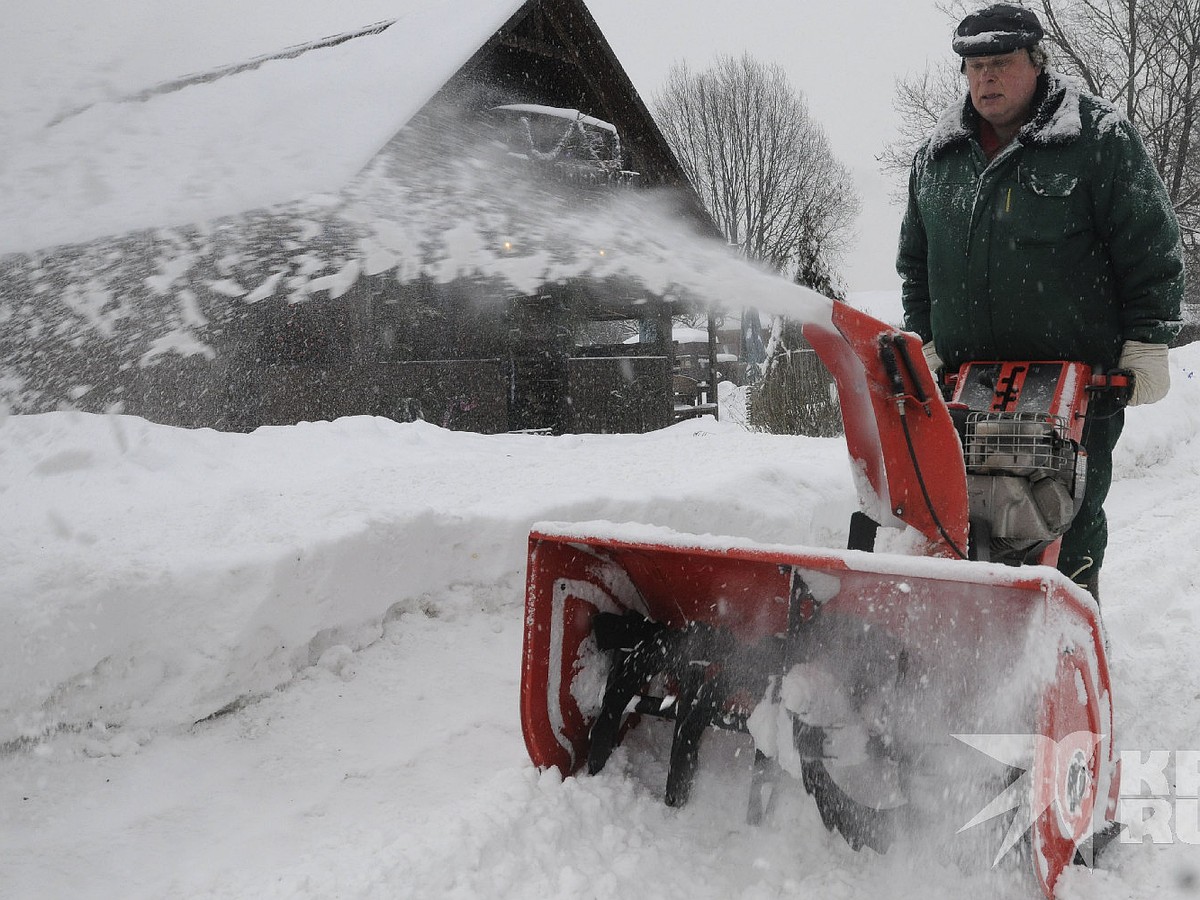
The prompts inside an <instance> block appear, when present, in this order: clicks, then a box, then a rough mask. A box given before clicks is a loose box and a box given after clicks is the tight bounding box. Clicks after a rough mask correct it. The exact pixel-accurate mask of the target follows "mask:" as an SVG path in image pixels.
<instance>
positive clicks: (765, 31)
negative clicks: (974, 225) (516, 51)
mask: <svg viewBox="0 0 1200 900" xmlns="http://www.w3.org/2000/svg"><path fill="white" fill-rule="evenodd" d="M586 2H587V4H588V8H589V9H591V11H592V14H593V15H594V16H595V17H596V21H597V22H598V23H599V24H600V28H601V29H602V30H603V31H604V33H605V35H606V36H607V37H608V40H609V43H611V44H612V47H613V50H614V51H615V52H616V54H617V57H618V58H619V59H620V60H621V62H622V64H623V65H624V66H625V69H626V71H627V72H628V73H629V77H630V78H631V79H633V83H634V85H635V86H636V87H637V89H638V91H639V92H640V93H641V94H642V96H643V98H644V99H645V100H646V102H647V104H650V102H651V99H652V98H653V97H654V95H655V94H656V93H657V92H658V90H659V89H660V87H661V86H662V84H663V82H664V81H665V79H666V75H667V72H668V71H669V69H670V67H671V64H672V63H674V62H676V61H678V60H680V59H686V60H687V62H688V64H689V66H691V67H692V68H693V69H698V68H704V67H705V66H707V65H708V64H709V63H711V62H712V60H713V57H714V56H715V55H716V54H728V55H741V54H742V53H743V52H746V51H749V52H750V53H751V54H752V55H753V56H755V57H756V58H757V59H759V60H760V61H762V62H765V63H778V64H779V65H781V66H782V67H783V68H784V70H785V71H786V72H787V73H788V76H789V77H790V78H791V80H792V83H793V84H794V85H795V86H796V88H798V89H799V90H800V91H802V92H803V93H804V95H805V97H806V98H807V100H808V105H809V109H810V110H811V111H812V113H813V115H814V117H815V118H816V120H817V121H818V122H820V123H821V125H822V126H823V127H824V128H825V131H826V133H827V134H828V136H829V140H830V143H831V145H832V147H833V151H834V153H835V155H836V156H837V157H838V159H840V160H841V161H842V162H843V163H845V164H846V165H847V166H849V167H850V169H851V170H852V171H853V173H854V176H855V179H856V182H857V185H858V189H859V193H860V196H861V198H862V202H863V211H862V215H861V216H860V217H859V221H858V231H859V240H858V242H857V246H856V247H855V248H854V249H853V250H852V251H851V252H850V254H849V255H848V257H847V260H846V265H845V267H844V277H845V278H846V280H847V282H848V287H849V288H850V290H852V291H866V290H882V289H889V288H895V289H898V288H899V286H900V280H899V278H898V277H897V275H896V273H895V269H894V266H893V263H894V260H895V251H896V237H897V233H898V230H899V227H900V209H899V208H898V207H897V206H895V205H894V204H892V203H891V202H890V201H889V199H888V193H889V191H890V189H891V185H890V184H889V183H887V182H886V181H885V180H884V178H883V176H881V175H880V174H879V167H878V164H877V163H876V162H875V157H876V156H877V155H878V154H879V153H880V152H881V151H882V149H883V146H884V145H885V144H886V143H887V142H888V141H889V140H891V139H892V137H893V136H894V135H895V132H896V123H897V117H896V114H895V112H894V110H893V109H892V97H893V93H894V92H893V85H894V83H895V80H896V79H897V78H899V77H901V76H903V75H905V74H908V73H910V72H920V71H922V70H923V69H924V68H925V65H926V63H927V62H936V61H938V60H939V59H943V58H946V57H949V56H950V55H951V51H950V35H951V33H952V32H953V28H954V23H953V22H951V21H950V20H948V19H947V18H946V17H945V16H943V15H942V13H940V12H939V11H938V10H937V9H936V8H935V7H934V4H933V0H833V2H824V0H822V2H813V0H748V2H743V3H742V4H739V5H737V6H736V7H735V5H734V4H732V3H730V2H729V0H655V2H653V3H647V2H646V0H586Z"/></svg>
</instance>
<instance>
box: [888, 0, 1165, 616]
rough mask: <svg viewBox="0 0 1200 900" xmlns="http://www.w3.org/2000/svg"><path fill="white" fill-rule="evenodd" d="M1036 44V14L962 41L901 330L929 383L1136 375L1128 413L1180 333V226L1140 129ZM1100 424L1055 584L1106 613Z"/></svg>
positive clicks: (1000, 22)
mask: <svg viewBox="0 0 1200 900" xmlns="http://www.w3.org/2000/svg"><path fill="white" fill-rule="evenodd" d="M1042 37H1043V31H1042V26H1041V23H1040V22H1039V21H1038V18H1037V16H1036V15H1034V14H1033V13H1032V12H1030V11H1029V10H1026V9H1022V8H1019V7H1016V6H1010V5H1007V4H995V5H992V6H989V7H986V8H985V9H981V10H978V11H977V12H974V13H971V14H970V15H968V16H967V17H966V18H965V19H963V20H962V22H961V23H960V24H959V26H958V29H957V31H956V34H955V37H954V41H953V48H954V50H955V52H956V53H958V54H959V55H960V56H961V57H962V58H963V63H962V68H963V72H964V73H965V74H966V76H967V84H968V88H969V93H968V95H967V96H966V97H964V99H963V101H962V102H961V103H960V104H956V105H955V106H954V107H952V108H951V109H950V110H947V112H946V113H945V114H943V116H942V118H941V120H940V121H939V123H938V124H937V126H936V127H935V128H934V131H933V133H932V135H931V136H930V137H929V139H928V140H927V141H926V143H925V144H924V145H923V146H922V147H921V149H920V150H919V151H918V152H917V155H916V158H915V159H914V161H913V167H912V173H911V176H910V179H909V195H908V209H907V211H906V213H905V217H904V222H903V225H902V226H901V232H900V250H899V255H898V258H897V263H896V267H897V270H898V271H899V273H900V275H901V277H902V278H903V304H904V313H905V327H906V328H907V329H908V330H910V331H914V332H916V333H917V334H918V335H920V337H921V339H922V340H923V341H924V342H925V354H926V359H927V360H928V361H929V366H930V369H931V370H933V371H935V372H936V371H937V370H938V369H940V368H942V367H943V364H944V365H945V366H946V367H947V368H948V369H949V370H950V371H955V370H957V368H958V367H959V366H960V365H962V364H963V363H965V362H970V361H971V360H1004V359H1030V360H1035V359H1068V360H1076V361H1080V362H1086V363H1090V364H1092V365H1094V366H1099V367H1100V368H1101V369H1103V370H1111V369H1117V368H1120V369H1125V370H1128V372H1130V373H1131V374H1132V376H1133V389H1132V395H1131V397H1130V398H1129V403H1130V405H1136V404H1139V403H1153V402H1154V401H1156V400H1159V399H1161V398H1162V397H1163V396H1164V395H1165V394H1166V392H1167V388H1168V387H1169V385H1170V378H1169V375H1168V369H1167V342H1168V341H1169V340H1170V339H1171V338H1172V337H1174V335H1175V334H1176V333H1178V330H1179V327H1180V323H1179V321H1178V320H1179V306H1180V301H1181V298H1182V294H1183V259H1182V253H1181V248H1180V241H1179V226H1178V223H1177V222H1176V220H1175V215H1174V211H1173V210H1172V207H1171V203H1170V201H1169V200H1168V198H1167V194H1166V189H1165V188H1164V186H1163V183H1162V180H1161V179H1160V178H1159V176H1158V174H1157V172H1156V171H1155V169H1154V166H1153V165H1152V163H1151V162H1150V160H1149V158H1148V156H1147V154H1146V151H1145V148H1144V146H1143V145H1142V142H1141V139H1140V138H1139V137H1138V135H1137V133H1136V132H1135V131H1134V129H1133V127H1132V126H1131V125H1130V124H1129V122H1128V121H1127V120H1126V119H1125V118H1124V117H1123V116H1122V115H1121V114H1120V113H1118V112H1117V111H1116V110H1115V109H1114V108H1113V107H1112V105H1111V104H1109V103H1107V102H1106V101H1104V100H1102V99H1100V98H1098V97H1095V96H1092V95H1090V94H1087V93H1083V92H1081V91H1080V90H1079V89H1078V88H1077V87H1076V86H1075V85H1074V84H1071V83H1068V82H1066V81H1065V80H1064V79H1062V78H1060V77H1059V76H1058V75H1057V74H1056V73H1054V72H1053V71H1051V70H1050V69H1049V68H1048V67H1047V64H1046V63H1047V54H1046V52H1045V51H1044V49H1043V48H1042V46H1041V43H1040V41H1041V39H1042ZM943 361H944V363H943ZM1092 410H1093V413H1094V415H1093V416H1092V417H1091V420H1090V424H1089V426H1088V431H1087V433H1086V434H1085V436H1084V446H1085V448H1086V449H1087V451H1088V482H1087V488H1086V491H1085V496H1084V501H1083V507H1082V509H1081V510H1080V512H1079V515H1078V516H1077V517H1076V519H1075V521H1074V523H1073V524H1072V526H1071V529H1070V530H1069V531H1068V532H1067V534H1066V535H1065V536H1064V539H1063V544H1062V551H1061V554H1060V557H1059V568H1060V569H1061V570H1062V571H1063V572H1064V573H1066V574H1067V575H1068V576H1069V577H1071V578H1073V579H1075V580H1076V581H1077V582H1079V583H1080V584H1082V585H1084V586H1085V587H1087V588H1088V590H1090V591H1091V592H1092V594H1093V595H1094V596H1097V598H1098V595H1099V577H1098V576H1099V571H1100V567H1101V564H1102V563H1103V561H1104V550H1105V546H1106V544H1107V541H1108V527H1107V522H1106V520H1105V517H1104V510H1103V503H1104V498H1105V496H1106V495H1107V493H1108V488H1109V484H1110V482H1111V479H1112V449H1113V445H1114V444H1116V441H1117V438H1118V437H1119V436H1120V433H1121V427H1122V423H1123V412H1122V411H1121V409H1120V408H1119V406H1118V405H1117V404H1115V403H1111V402H1110V403H1107V404H1106V403H1104V402H1103V401H1101V402H1096V403H1094V404H1093V407H1092Z"/></svg>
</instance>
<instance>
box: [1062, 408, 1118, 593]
mask: <svg viewBox="0 0 1200 900" xmlns="http://www.w3.org/2000/svg"><path fill="white" fill-rule="evenodd" d="M1124 425H1125V412H1124V410H1122V409H1115V410H1114V409H1113V408H1112V406H1111V405H1110V404H1106V403H1104V402H1097V403H1095V404H1094V406H1093V409H1092V411H1091V414H1090V415H1089V417H1088V422H1087V425H1086V427H1085V429H1084V433H1083V447H1084V449H1085V450H1086V451H1087V460H1088V470H1087V488H1086V489H1085V490H1084V494H1083V506H1082V507H1081V508H1080V510H1079V514H1078V515H1077V516H1076V517H1075V521H1074V522H1072V523H1071V528H1070V530H1069V531H1067V533H1066V534H1065V535H1064V536H1063V542H1062V550H1061V551H1060V553H1059V557H1058V570H1059V571H1060V572H1062V573H1063V574H1065V575H1066V576H1067V577H1068V578H1071V579H1074V580H1075V581H1077V582H1079V583H1080V584H1087V583H1088V582H1089V581H1092V580H1093V579H1094V578H1095V576H1096V575H1098V574H1099V572H1100V566H1101V565H1103V563H1104V550H1105V548H1106V547H1107V546H1108V519H1107V518H1106V517H1105V515H1104V499H1105V498H1106V497H1107V496H1108V489H1109V487H1110V485H1112V454H1113V448H1114V447H1115V446H1116V445H1117V438H1119V437H1120V436H1121V429H1122V427H1124ZM1093 583H1094V582H1093Z"/></svg>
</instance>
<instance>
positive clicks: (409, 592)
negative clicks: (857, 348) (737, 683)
mask: <svg viewBox="0 0 1200 900" xmlns="http://www.w3.org/2000/svg"><path fill="white" fill-rule="evenodd" d="M1172 361H1173V375H1174V380H1175V384H1174V388H1173V390H1172V393H1171V395H1170V396H1169V397H1168V398H1167V399H1166V400H1165V401H1163V402H1162V403H1160V404H1158V405H1156V406H1154V407H1148V408H1141V409H1135V410H1131V411H1130V413H1129V416H1128V425H1127V429H1126V434H1125V436H1124V438H1123V439H1122V443H1121V445H1120V448H1119V453H1118V459H1117V481H1116V484H1115V486H1114V489H1113V493H1112V495H1111V500H1110V503H1109V511H1110V518H1111V523H1112V550H1111V552H1110V562H1109V564H1108V567H1107V569H1106V573H1105V582H1104V614H1105V620H1106V622H1107V625H1108V627H1109V629H1110V632H1111V635H1110V636H1111V641H1112V662H1113V680H1114V684H1115V691H1116V737H1117V741H1118V743H1119V745H1121V746H1123V747H1127V748H1140V749H1145V750H1149V749H1169V750H1184V749H1193V748H1197V747H1200V704H1198V698H1200V673H1198V672H1197V665H1196V663H1195V648H1196V646H1197V645H1198V642H1200V611H1198V609H1197V606H1196V602H1195V597H1196V591H1197V583H1198V582H1197V574H1196V573H1197V562H1198V561H1200V551H1198V550H1197V549H1196V545H1195V533H1196V531H1197V529H1198V528H1200V510H1198V509H1197V500H1196V498H1197V496H1200V493H1198V492H1200V441H1198V440H1197V435H1198V433H1200V374H1197V373H1198V372H1200V345H1192V346H1189V347H1186V348H1183V349H1180V350H1177V351H1174V352H1173V354H1172ZM853 507H854V499H853V488H852V485H851V478H850V473H849V467H848V465H847V463H846V459H845V452H844V447H843V445H842V443H841V442H840V441H839V440H832V439H831V440H822V439H806V438H792V437H778V436H769V435H762V434H752V433H748V432H746V431H745V430H743V429H741V428H739V427H738V426H736V425H735V424H732V423H731V422H721V423H716V422H714V421H712V420H711V419H707V420H699V421H695V422H690V423H683V424H679V425H676V426H674V427H672V428H668V429H666V430H664V431H661V432H657V433H652V434H647V435H634V436H602V435H580V436H564V437H542V436H524V435H507V436H480V435H474V434H463V433H452V432H447V431H443V430H440V429H438V428H436V427H434V426H431V425H426V424H423V423H414V424H407V425H405V424H396V423H393V422H390V421H387V420H383V419H371V418H353V419H344V420H339V421H336V422H332V423H313V424H302V425H297V426H294V427H287V428H262V429H259V430H258V431H256V432H253V433H251V434H222V433H217V432H213V431H206V430H201V431H184V430H175V429H170V428H166V427H162V426H158V425H153V424H149V423H147V422H145V421H143V420H140V419H136V418H132V417H120V416H90V415H83V414H78V413H54V414H50V415H43V416H11V417H9V418H7V419H5V420H2V421H0V508H2V509H3V511H4V514H3V516H0V559H2V560H3V568H2V570H0V623H2V625H3V627H2V628H0V847H2V848H3V852H0V896H3V897H5V898H79V897H87V898H93V897H94V898H140V897H144V898H167V897H172V898H177V897H247V898H249V897H253V898H261V897H311V898H325V897H388V898H394V897H413V898H435V897H457V898H498V897H508V898H540V897H561V898H618V897H627V896H633V895H637V896H643V897H650V898H659V897H662V898H668V897H678V898H689V900H697V898H714V900H715V898H729V897H745V898H765V897H780V896H808V897H821V898H878V897H946V898H961V897H963V896H967V895H968V892H971V893H974V894H975V895H977V896H988V897H1005V898H1016V897H1029V896H1033V895H1032V894H1031V893H1030V891H1031V890H1032V888H1031V886H1030V884H1028V883H1020V882H1013V881H1012V880H1011V879H1005V878H1003V877H1000V876H997V875H993V874H986V875H978V874H977V875H972V876H967V875H964V874H962V873H960V872H959V871H958V870H957V869H955V868H954V867H952V866H950V865H949V864H946V863H944V862H941V861H939V860H938V859H937V855H936V852H931V853H930V854H929V855H928V857H926V856H917V857H914V856H913V855H911V854H907V853H906V854H889V855H886V856H877V855H875V854H874V853H872V852H869V851H867V852H863V853H855V852H853V851H851V850H850V849H849V848H848V847H847V846H846V845H845V844H844V843H843V842H842V841H841V839H840V838H838V837H836V836H832V835H830V834H828V833H827V832H826V831H825V830H824V828H823V827H822V825H821V823H820V820H819V818H818V816H817V813H816V811H815V808H814V807H813V806H812V804H811V801H809V800H808V799H807V798H806V797H805V796H804V795H803V792H802V791H795V792H789V794H788V796H787V797H786V798H785V802H784V803H783V804H782V805H781V806H780V807H779V809H778V810H777V811H776V813H775V815H774V816H773V817H772V818H771V820H770V821H769V822H768V823H767V824H766V825H764V826H762V827H758V828H752V827H749V826H747V825H746V824H745V823H744V809H745V802H746V756H745V754H744V753H741V754H740V755H739V753H738V751H739V750H744V749H745V748H743V747H741V745H740V744H738V742H737V741H736V740H735V739H733V738H726V737H720V736H718V737H714V738H713V739H710V740H709V741H708V743H707V746H706V750H705V753H704V760H703V766H702V771H701V775H700V778H699V781H698V785H697V789H696V792H695V795H694V799H693V803H692V804H691V805H689V806H688V807H686V808H684V809H681V810H672V809H668V808H666V807H664V806H663V805H662V803H661V802H660V800H659V796H660V794H661V788H662V785H661V766H659V765H658V762H657V760H658V755H657V754H660V748H659V746H658V744H659V738H660V737H661V735H656V734H655V733H654V732H653V729H648V730H646V733H645V734H642V735H639V736H635V739H633V741H632V743H631V745H630V746H629V747H626V748H622V749H621V750H619V751H618V755H617V757H616V758H615V760H614V763H613V764H612V765H610V766H609V768H608V769H606V771H605V772H604V773H602V774H601V775H599V776H596V777H580V778H573V779H567V780H565V781H563V780H561V779H560V778H559V777H558V776H557V775H556V774H554V773H553V772H547V773H542V772H538V771H537V770H536V769H534V767H533V766H532V765H531V764H530V763H529V762H528V759H527V757H526V755H525V749H524V745H523V741H522V737H521V729H520V724H519V719H518V693H519V674H520V654H521V622H522V598H523V578H524V562H525V539H526V534H527V532H528V529H529V527H530V525H531V524H532V523H534V522H535V521H539V520H546V519H554V520H585V519H587V520H591V519H607V520H611V521H615V522H645V523H652V524H659V525H666V526H670V527H673V528H676V529H679V530H682V531H690V532H697V533H714V534H727V535H736V536H741V537H746V538H750V539H753V540H756V541H763V542H781V543H800V544H809V545H813V546H818V547H838V546H842V545H844V540H845V527H846V523H847V520H848V517H849V514H850V512H851V511H852V509H853ZM1104 865H1105V867H1104V868H1103V869H1101V870H1097V871H1094V872H1091V873H1089V872H1086V871H1082V870H1078V871H1071V872H1069V873H1068V875H1067V876H1066V877H1065V880H1064V882H1063V883H1062V886H1061V889H1060V896H1061V897H1063V898H1101V900H1108V898H1112V900H1116V898H1164V897H1188V896H1197V892H1198V890H1200V888H1198V887H1197V885H1198V883H1200V853H1198V851H1197V848H1196V847H1195V846H1191V845H1187V844H1183V843H1176V844H1173V845H1163V846H1154V845H1151V844H1145V845H1139V846H1133V845H1118V846H1116V847H1115V848H1114V849H1113V851H1111V852H1110V854H1109V855H1108V856H1107V857H1106V858H1105V859H1104Z"/></svg>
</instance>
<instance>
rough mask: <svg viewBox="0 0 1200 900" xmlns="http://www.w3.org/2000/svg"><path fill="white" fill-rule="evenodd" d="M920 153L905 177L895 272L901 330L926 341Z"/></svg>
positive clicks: (926, 263) (926, 266) (925, 242)
mask: <svg viewBox="0 0 1200 900" xmlns="http://www.w3.org/2000/svg"><path fill="white" fill-rule="evenodd" d="M923 151H924V148H922V149H921V150H920V151H918V152H917V155H916V157H915V158H914V159H913V164H912V169H911V171H910V172H909V176H908V207H907V209H905V211H904V220H903V221H902V222H901V224H900V247H899V250H898V252H897V254H896V271H897V273H899V275H900V278H901V279H902V284H901V288H900V299H901V303H902V304H903V306H904V327H905V329H906V330H908V331H912V332H915V333H916V334H918V335H919V336H920V338H921V340H922V341H926V342H928V341H930V340H932V339H933V329H932V328H931V327H930V324H929V306H930V299H929V243H928V237H927V236H926V234H925V224H924V223H923V222H922V221H921V211H920V209H919V208H918V207H917V182H918V180H919V171H918V166H917V163H918V160H919V159H920V158H921V154H922V152H923Z"/></svg>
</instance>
